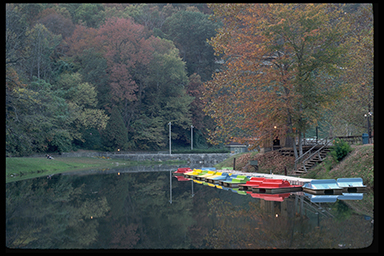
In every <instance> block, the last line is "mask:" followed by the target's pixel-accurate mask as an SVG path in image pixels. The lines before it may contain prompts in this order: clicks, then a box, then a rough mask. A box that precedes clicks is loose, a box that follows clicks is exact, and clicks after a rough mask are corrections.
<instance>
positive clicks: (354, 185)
mask: <svg viewBox="0 0 384 256" xmlns="http://www.w3.org/2000/svg"><path fill="white" fill-rule="evenodd" d="M336 182H337V185H339V187H340V188H342V189H343V192H348V193H355V192H364V191H365V190H366V188H367V186H365V185H363V179H362V178H338V179H337V180H336Z"/></svg>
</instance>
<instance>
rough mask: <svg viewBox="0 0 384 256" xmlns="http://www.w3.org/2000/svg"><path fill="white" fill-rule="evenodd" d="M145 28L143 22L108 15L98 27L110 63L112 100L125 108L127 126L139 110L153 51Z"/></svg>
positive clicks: (124, 115)
mask: <svg viewBox="0 0 384 256" xmlns="http://www.w3.org/2000/svg"><path fill="white" fill-rule="evenodd" d="M143 30H144V27H143V26H141V25H138V24H135V23H133V22H132V21H131V20H130V19H124V18H110V19H107V20H106V22H105V24H103V25H102V26H101V27H100V29H99V30H98V40H99V41H100V43H101V45H103V47H104V51H105V53H104V57H105V58H106V60H107V65H108V69H107V72H108V73H109V85H110V88H111V99H112V103H113V104H114V105H119V107H120V109H121V110H122V113H121V114H122V116H123V120H124V123H125V125H126V127H129V126H130V123H131V121H132V120H133V118H134V115H135V114H136V112H137V104H136V103H135V102H136V101H138V100H140V98H141V94H142V92H143V89H144V87H145V84H144V83H143V81H144V78H145V76H146V66H147V65H148V63H149V61H150V58H151V53H152V51H153V49H152V47H151V46H150V45H149V43H148V41H147V40H146V39H145V38H144V35H143Z"/></svg>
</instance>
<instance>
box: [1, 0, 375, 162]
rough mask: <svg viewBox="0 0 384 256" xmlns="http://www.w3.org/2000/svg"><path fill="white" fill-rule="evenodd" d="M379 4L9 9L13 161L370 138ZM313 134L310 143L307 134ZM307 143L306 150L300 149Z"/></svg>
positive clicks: (9, 116) (8, 132)
mask: <svg viewBox="0 0 384 256" xmlns="http://www.w3.org/2000/svg"><path fill="white" fill-rule="evenodd" d="M373 25H374V24H373V8H372V4H209V5H207V4H89V3H87V4H15V3H13V4H6V56H5V57H6V154H7V155H9V156H24V155H29V154H32V153H45V152H47V153H48V152H63V151H70V150H76V149H79V148H82V149H91V150H109V151H116V150H118V149H120V150H162V149H166V148H167V146H168V123H169V122H171V124H172V135H171V137H172V148H173V149H174V148H177V147H178V148H187V147H190V143H191V127H192V125H193V127H194V146H195V148H199V147H200V148H202V147H208V146H211V145H212V144H218V143H225V142H228V140H238V141H240V142H246V141H249V140H248V139H251V141H252V143H253V142H255V141H256V143H253V144H254V145H253V147H256V146H257V145H258V144H260V142H261V141H264V142H265V143H266V144H268V143H271V142H272V140H273V138H272V137H273V136H280V137H285V145H287V146H290V145H292V146H295V145H296V144H295V143H293V141H294V140H295V139H298V141H299V142H300V141H301V140H300V138H303V137H305V136H313V134H315V131H317V130H319V131H320V137H326V136H331V135H338V136H341V135H342V136H345V135H360V134H361V133H363V132H367V131H368V130H369V133H371V135H372V134H373V130H372V127H373V121H374V108H373V56H374V51H373V30H374V26H373ZM311 134H312V135H311ZM300 145H301V144H300V143H299V152H301V150H300V148H301V147H300Z"/></svg>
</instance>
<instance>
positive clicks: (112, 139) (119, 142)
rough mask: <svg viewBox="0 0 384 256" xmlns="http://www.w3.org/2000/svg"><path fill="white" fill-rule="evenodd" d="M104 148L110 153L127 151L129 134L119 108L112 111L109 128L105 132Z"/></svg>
mask: <svg viewBox="0 0 384 256" xmlns="http://www.w3.org/2000/svg"><path fill="white" fill-rule="evenodd" d="M102 142H103V146H104V147H105V149H106V150H108V151H114V150H117V149H125V148H126V147H127V143H128V132H127V129H126V128H125V126H124V121H123V118H122V116H121V113H120V111H119V109H118V108H117V107H114V108H113V109H112V113H111V117H110V119H109V121H108V123H107V127H106V128H105V130H104V131H103V136H102Z"/></svg>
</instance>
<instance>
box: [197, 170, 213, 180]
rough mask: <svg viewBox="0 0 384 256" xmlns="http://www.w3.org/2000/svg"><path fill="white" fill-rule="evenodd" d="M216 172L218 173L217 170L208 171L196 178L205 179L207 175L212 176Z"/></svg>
mask: <svg viewBox="0 0 384 256" xmlns="http://www.w3.org/2000/svg"><path fill="white" fill-rule="evenodd" d="M215 174H216V171H208V172H207V173H206V174H203V175H197V176H195V179H198V180H205V178H206V177H211V176H213V175H215Z"/></svg>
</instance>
